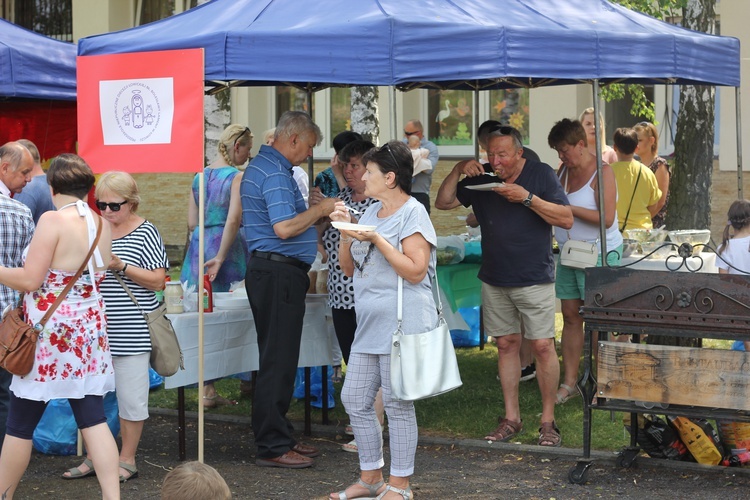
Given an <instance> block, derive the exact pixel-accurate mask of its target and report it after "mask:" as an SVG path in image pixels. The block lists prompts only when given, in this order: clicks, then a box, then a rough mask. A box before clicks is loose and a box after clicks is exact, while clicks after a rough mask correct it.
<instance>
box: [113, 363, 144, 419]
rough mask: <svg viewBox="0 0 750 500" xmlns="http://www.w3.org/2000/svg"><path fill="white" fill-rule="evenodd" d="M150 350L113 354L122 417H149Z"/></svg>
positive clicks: (116, 391)
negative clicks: (126, 354) (122, 354)
mask: <svg viewBox="0 0 750 500" xmlns="http://www.w3.org/2000/svg"><path fill="white" fill-rule="evenodd" d="M149 358H151V353H150V352H144V353H142V354H134V355H132V356H112V366H114V368H115V394H116V395H117V407H118V411H119V415H120V418H122V419H125V420H130V421H132V422H140V421H141V420H146V419H147V418H148V389H149V387H148V385H149V380H148V365H149Z"/></svg>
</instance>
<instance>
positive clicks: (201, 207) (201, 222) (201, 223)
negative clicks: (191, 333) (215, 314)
mask: <svg viewBox="0 0 750 500" xmlns="http://www.w3.org/2000/svg"><path fill="white" fill-rule="evenodd" d="M198 193H199V195H198V269H204V267H203V266H204V264H205V262H204V258H205V254H204V253H203V252H204V246H205V241H204V229H205V227H206V220H205V215H206V214H205V213H204V211H205V207H206V201H205V200H206V194H205V193H206V191H205V179H204V177H203V171H201V172H200V173H199V174H198ZM197 279H198V282H197V285H198V286H197V288H198V289H197V290H196V292H197V296H198V462H200V463H204V462H203V450H204V444H205V443H204V442H203V441H204V439H205V437H206V436H205V432H204V430H205V429H204V427H205V415H204V412H205V407H204V406H203V394H204V393H203V390H204V388H203V381H204V380H205V372H204V366H203V363H204V362H205V357H204V356H205V349H204V345H203V340H204V337H203V332H204V322H203V319H204V317H203V315H204V310H203V294H204V293H205V288H204V286H203V273H202V272H200V271H198V277H197Z"/></svg>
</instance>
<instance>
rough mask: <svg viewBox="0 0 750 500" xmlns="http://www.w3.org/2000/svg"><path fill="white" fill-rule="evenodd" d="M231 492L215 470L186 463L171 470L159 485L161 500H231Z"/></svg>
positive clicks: (195, 463) (199, 464)
mask: <svg viewBox="0 0 750 500" xmlns="http://www.w3.org/2000/svg"><path fill="white" fill-rule="evenodd" d="M231 498H232V492H231V490H230V489H229V486H227V482H226V481H224V478H223V477H221V474H219V473H218V472H217V471H216V469H214V468H213V467H211V466H210V465H206V464H202V463H200V462H186V463H184V464H182V465H179V466H177V467H175V468H174V469H172V470H171V471H170V472H169V474H167V475H166V477H165V478H164V482H163V483H162V485H161V500H206V499H211V500H231Z"/></svg>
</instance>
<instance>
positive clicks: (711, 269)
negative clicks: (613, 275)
mask: <svg viewBox="0 0 750 500" xmlns="http://www.w3.org/2000/svg"><path fill="white" fill-rule="evenodd" d="M699 255H700V258H699V257H696V256H693V257H688V259H687V260H686V261H685V263H684V264H683V262H682V258H681V257H677V256H675V257H672V258H670V259H669V261H667V259H643V260H642V261H640V262H638V263H637V264H634V265H632V266H629V268H630V269H642V270H649V271H673V270H676V271H678V272H689V271H690V270H694V269H698V271H695V272H698V273H718V272H719V270H718V269H717V268H716V254H715V253H713V252H702V253H700V254H699ZM641 258H643V255H642V254H637V253H634V254H631V255H630V256H629V257H625V258H623V259H622V261H621V262H620V265H621V266H624V265H626V264H631V263H633V262H635V261H637V260H638V259H641ZM701 259H703V262H702V263H701ZM680 264H682V266H681V267H680V268H679V269H676V268H677V266H679V265H680ZM699 268H700V269H699Z"/></svg>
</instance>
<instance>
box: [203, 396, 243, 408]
mask: <svg viewBox="0 0 750 500" xmlns="http://www.w3.org/2000/svg"><path fill="white" fill-rule="evenodd" d="M236 404H238V403H237V401H234V400H233V399H227V398H225V397H224V396H219V395H218V394H214V395H213V396H203V408H216V407H217V406H234V405H236Z"/></svg>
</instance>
